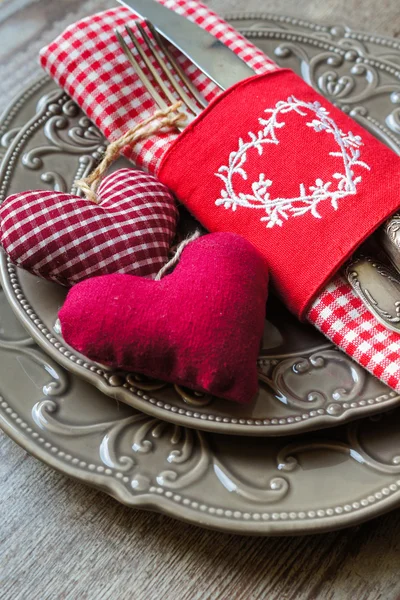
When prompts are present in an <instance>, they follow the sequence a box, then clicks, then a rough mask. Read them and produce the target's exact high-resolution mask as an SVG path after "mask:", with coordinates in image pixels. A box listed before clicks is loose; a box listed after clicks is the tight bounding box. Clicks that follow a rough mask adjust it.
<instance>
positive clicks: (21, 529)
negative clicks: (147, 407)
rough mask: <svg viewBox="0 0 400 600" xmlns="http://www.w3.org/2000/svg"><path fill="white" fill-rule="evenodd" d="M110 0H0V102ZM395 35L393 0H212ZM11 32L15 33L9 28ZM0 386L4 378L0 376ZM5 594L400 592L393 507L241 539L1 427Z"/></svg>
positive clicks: (94, 598)
mask: <svg viewBox="0 0 400 600" xmlns="http://www.w3.org/2000/svg"><path fill="white" fill-rule="evenodd" d="M113 4H114V2H113V1H112V0H86V1H83V0H63V1H62V2H54V0H3V1H2V2H1V0H0V40H1V42H2V43H1V45H0V109H1V108H3V106H4V105H5V104H6V103H7V102H8V101H9V100H10V99H11V97H12V96H13V95H14V94H15V93H16V92H18V89H20V88H21V86H22V85H23V84H25V83H26V80H27V78H28V77H34V76H35V75H36V74H37V73H38V72H39V70H38V67H37V66H36V62H35V57H36V55H37V51H38V49H39V48H40V47H41V46H42V45H43V44H44V43H45V42H46V41H48V40H50V39H51V38H52V37H54V36H55V35H56V33H57V32H59V31H61V30H62V29H63V27H64V26H65V25H66V24H67V23H69V22H72V21H74V20H76V19H77V18H79V17H80V16H82V15H84V14H90V13H91V12H95V11H96V10H101V9H103V8H105V7H108V6H113ZM208 4H209V5H210V6H212V7H213V8H215V9H216V10H218V11H220V12H224V11H225V12H227V11H232V10H246V11H251V10H253V11H255V10H259V11H260V10H263V11H266V12H267V11H268V12H275V13H278V12H282V11H285V13H286V14H288V15H290V16H303V17H304V18H309V19H313V20H321V21H322V20H324V21H325V22H330V23H347V24H350V25H351V26H353V27H357V28H359V29H365V30H368V31H370V32H372V31H376V32H378V33H381V34H386V35H392V36H400V8H399V2H398V0H380V2H379V3H377V2H376V0H330V1H329V2H327V3H324V2H320V1H319V0H308V1H307V0H303V2H299V0H286V1H285V3H284V4H283V3H281V2H280V0H210V1H209V2H208ZM16 34H17V35H16ZM0 389H1V382H0ZM0 506H1V522H0V598H1V599H4V600H50V599H51V600H85V599H89V600H104V599H107V600H108V599H111V598H112V599H113V600H125V599H127V600H128V599H129V600H130V599H134V600H135V599H146V600H152V599H158V598H163V599H165V600H169V599H171V600H172V599H173V600H183V599H188V600H192V599H193V600H194V599H209V598H222V599H227V600H228V599H229V600H230V599H243V600H250V599H258V598H260V599H261V598H263V599H264V598H265V599H268V600H275V599H276V600H289V599H293V600H302V599H304V600H305V599H309V600H311V599H314V598H316V599H321V598H322V599H324V600H325V599H326V600H339V599H340V600H342V599H347V598H352V600H380V599H382V600H395V599H400V577H399V570H400V512H399V511H396V512H394V513H391V514H388V515H386V516H384V517H381V518H378V519H375V520H374V521H371V522H369V523H366V524H365V525H362V526H359V527H356V528H352V529H348V530H345V531H340V532H336V533H331V534H325V535H318V536H313V537H312V536H307V537H297V538H246V537H240V536H231V535H225V534H221V533H215V532H212V531H205V530H202V529H199V528H196V527H193V526H190V525H185V524H183V523H179V522H177V521H174V520H172V519H169V518H167V517H164V516H161V515H157V514H153V513H147V512H143V511H135V510H132V509H128V508H126V507H124V506H121V505H119V504H118V503H117V502H116V501H115V500H113V499H111V498H109V497H108V496H106V495H105V494H103V493H101V492H97V491H94V490H92V489H89V488H87V487H85V486H84V485H82V484H80V483H77V482H74V481H71V480H69V479H68V478H67V477H64V476H63V475H60V474H58V473H56V472H54V471H52V470H51V469H50V468H49V467H47V466H45V465H43V464H41V463H40V462H39V461H37V460H35V459H34V458H32V457H31V456H29V455H28V454H27V453H26V452H25V451H24V450H22V449H21V448H20V447H18V446H17V445H16V444H15V443H14V442H12V441H11V440H10V439H8V438H7V437H6V436H5V435H4V434H2V433H1V432H0Z"/></svg>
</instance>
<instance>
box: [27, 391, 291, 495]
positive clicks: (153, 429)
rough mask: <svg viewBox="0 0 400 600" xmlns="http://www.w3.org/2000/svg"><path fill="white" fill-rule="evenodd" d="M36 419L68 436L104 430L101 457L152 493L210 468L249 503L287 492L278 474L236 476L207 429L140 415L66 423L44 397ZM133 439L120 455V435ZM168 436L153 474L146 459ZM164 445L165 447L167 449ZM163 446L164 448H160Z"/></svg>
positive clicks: (135, 487)
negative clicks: (260, 479)
mask: <svg viewBox="0 0 400 600" xmlns="http://www.w3.org/2000/svg"><path fill="white" fill-rule="evenodd" d="M32 415H33V420H34V422H35V423H36V424H37V426H38V427H40V429H42V430H45V431H48V432H50V433H52V434H56V435H64V436H68V437H71V436H72V437H74V436H75V437H76V436H78V437H82V436H90V435H95V434H98V433H101V434H102V436H103V437H102V439H101V442H100V444H99V456H100V458H101V460H102V462H103V464H104V465H105V467H108V468H111V469H114V470H115V471H116V472H117V473H123V474H124V475H123V477H122V478H123V481H124V483H126V484H127V485H128V487H129V486H130V488H131V489H132V490H133V491H134V492H138V493H144V492H148V491H149V490H150V488H151V487H152V486H155V485H158V486H161V487H162V488H164V489H167V490H182V489H184V488H186V487H188V486H192V485H193V484H195V483H197V482H199V481H200V480H201V479H202V478H203V477H204V476H205V474H206V473H207V472H210V471H211V472H213V473H214V475H215V478H216V483H219V484H220V485H222V486H223V487H224V488H225V489H227V490H228V491H229V492H231V493H235V494H237V495H238V496H239V497H241V498H243V499H244V500H246V501H249V502H254V503H257V502H258V503H262V504H268V503H271V502H272V503H274V502H279V501H280V500H281V499H282V498H283V497H284V496H286V494H287V493H288V490H289V484H288V482H287V480H286V479H285V478H284V477H282V476H280V475H279V474H277V475H276V477H272V478H268V477H267V480H266V481H265V482H264V483H263V484H262V485H260V484H258V485H252V484H251V483H248V482H246V481H245V479H244V478H242V477H241V476H237V475H234V474H233V473H232V472H231V471H230V470H229V468H228V467H227V466H226V465H224V464H223V461H222V460H221V458H219V457H218V456H217V455H216V454H215V453H214V452H213V450H212V448H211V446H210V443H209V441H208V439H207V437H206V435H205V434H204V433H202V432H201V431H196V430H192V429H187V428H184V427H180V426H178V425H171V424H169V423H166V422H165V421H159V420H158V419H152V418H151V417H148V416H147V415H144V414H142V413H135V414H133V415H132V416H128V417H125V418H123V419H117V420H115V421H108V422H101V423H98V422H97V423H93V424H90V425H82V424H72V423H63V422H62V421H61V420H60V418H59V416H58V404H57V402H56V401H55V400H49V399H45V400H42V401H40V402H38V403H37V404H35V406H34V407H33V409H32ZM123 436H127V437H128V438H129V442H128V447H129V448H130V453H129V455H128V454H124V453H122V454H120V453H119V452H118V448H119V447H120V444H121V438H122V437H123ZM162 436H165V437H166V444H167V446H166V452H165V455H164V457H163V460H162V463H161V464H162V467H161V468H160V469H159V470H157V471H156V472H155V473H154V475H153V476H151V477H150V476H149V475H148V474H146V473H148V472H149V469H148V465H147V462H148V460H149V456H146V455H150V454H151V457H152V459H153V462H154V463H155V462H156V461H155V460H154V455H155V454H156V453H157V444H158V441H159V439H160V438H161V437H162ZM164 447H165V444H164V445H163V446H162V450H163V449H164ZM162 450H161V451H162Z"/></svg>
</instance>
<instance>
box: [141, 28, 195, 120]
mask: <svg viewBox="0 0 400 600" xmlns="http://www.w3.org/2000/svg"><path fill="white" fill-rule="evenodd" d="M136 25H137V28H138V29H139V31H140V33H141V35H142V37H143V39H144V41H145V42H146V44H147V46H148V47H149V49H150V50H151V52H152V54H153V56H154V58H155V59H156V61H157V62H158V64H159V66H160V68H161V69H162V71H163V73H164V74H165V75H166V77H167V78H168V80H169V82H170V83H171V85H172V87H173V88H174V90H175V91H176V93H177V94H178V96H179V97H180V99H181V100H182V101H183V102H184V103H185V104H186V106H187V108H188V109H189V110H190V111H191V112H192V113H193V114H194V115H198V114H199V113H200V112H201V109H200V108H198V107H197V106H196V104H194V103H193V102H192V100H191V99H190V97H189V96H188V94H187V93H186V91H185V90H184V88H183V87H182V86H181V85H179V84H178V82H177V81H176V79H175V77H174V76H173V75H172V73H171V71H170V69H169V68H168V65H167V63H166V62H165V61H164V59H163V58H162V56H161V54H160V53H159V52H158V50H157V48H156V46H155V45H154V42H153V41H152V40H151V39H150V37H149V36H148V34H147V32H146V30H145V29H144V28H143V27H142V25H141V24H140V23H139V22H137V23H136ZM172 66H173V65H172ZM183 83H185V82H183Z"/></svg>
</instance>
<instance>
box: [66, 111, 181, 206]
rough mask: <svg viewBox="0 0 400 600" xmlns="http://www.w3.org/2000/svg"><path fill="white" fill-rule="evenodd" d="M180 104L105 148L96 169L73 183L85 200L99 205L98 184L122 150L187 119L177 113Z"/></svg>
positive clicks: (155, 114) (131, 130)
mask: <svg viewBox="0 0 400 600" xmlns="http://www.w3.org/2000/svg"><path fill="white" fill-rule="evenodd" d="M182 104H183V103H182V102H180V101H179V102H176V103H175V104H173V105H172V106H169V107H168V108H167V109H166V110H157V111H156V112H155V113H154V114H153V115H152V116H151V117H148V118H147V119H145V120H144V121H142V122H141V123H138V124H137V125H136V126H135V127H133V128H132V129H130V130H129V131H127V132H126V133H124V134H123V135H122V136H121V137H120V138H118V139H117V140H115V142H112V143H111V144H109V145H108V146H107V149H106V151H105V154H104V157H103V159H102V161H101V163H100V164H99V165H98V166H97V167H96V169H95V170H94V171H92V173H90V175H89V176H88V177H86V178H85V179H79V180H78V181H75V185H76V186H77V187H78V188H79V189H80V190H82V191H83V193H84V194H85V197H86V198H87V200H91V201H92V202H95V203H96V204H98V203H99V199H98V197H97V189H98V187H99V185H100V182H101V180H102V178H103V176H104V173H105V172H106V171H107V169H108V168H109V167H110V166H111V165H112V163H113V162H114V161H115V160H116V159H117V158H118V157H119V156H120V154H121V151H122V149H123V148H125V147H126V146H130V147H131V148H132V147H133V146H134V145H135V144H136V143H137V142H139V141H142V140H145V139H147V138H149V137H150V136H152V135H154V134H155V133H159V132H160V131H163V130H165V129H171V128H174V127H177V126H178V125H179V124H181V123H183V122H184V121H185V120H186V119H187V116H186V115H185V114H184V113H182V112H179V109H180V108H181V106H182Z"/></svg>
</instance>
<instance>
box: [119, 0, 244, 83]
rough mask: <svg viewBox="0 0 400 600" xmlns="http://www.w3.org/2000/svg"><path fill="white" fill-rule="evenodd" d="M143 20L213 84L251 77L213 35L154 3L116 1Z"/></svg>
mask: <svg viewBox="0 0 400 600" xmlns="http://www.w3.org/2000/svg"><path fill="white" fill-rule="evenodd" d="M118 2H119V3H120V4H122V5H124V6H127V7H128V8H129V9H131V10H132V11H133V12H135V13H136V14H137V15H138V16H140V17H142V18H143V19H148V20H149V21H151V23H152V24H153V25H154V27H155V28H156V29H157V31H158V32H159V33H161V34H162V35H163V36H164V37H165V38H166V39H167V40H168V41H169V42H171V43H172V44H174V46H176V47H177V48H178V49H179V50H180V51H181V52H182V54H184V55H185V56H187V58H189V59H190V60H191V61H192V62H193V63H194V64H195V65H196V66H197V67H198V68H199V69H200V70H201V71H203V73H204V74H205V75H207V77H209V78H210V79H212V81H214V83H216V84H217V85H219V86H220V87H222V88H223V89H227V88H229V87H230V86H232V85H233V84H235V83H237V82H238V81H242V80H243V79H247V78H248V77H251V76H252V75H254V74H255V73H254V71H253V69H251V68H250V67H249V66H248V65H247V64H246V63H245V62H244V61H243V60H242V59H241V58H239V57H238V56H237V55H236V54H235V53H234V52H232V50H230V49H229V48H228V47H227V46H225V44H223V43H222V42H220V41H219V40H217V38H215V37H214V36H213V35H211V34H210V33H208V32H207V31H205V30H204V29H202V28H201V27H199V26H198V25H196V24H195V23H192V22H191V21H189V20H188V19H186V18H185V17H182V16H181V15H178V14H177V13H176V12H174V11H173V10H170V9H169V8H166V7H165V6H163V5H162V4H159V3H158V2H156V1H155V0H118Z"/></svg>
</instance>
